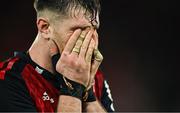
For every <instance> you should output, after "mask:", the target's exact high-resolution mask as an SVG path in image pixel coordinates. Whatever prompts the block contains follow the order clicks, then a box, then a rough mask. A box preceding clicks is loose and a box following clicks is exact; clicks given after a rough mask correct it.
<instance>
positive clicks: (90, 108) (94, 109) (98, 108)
mask: <svg viewBox="0 0 180 113" xmlns="http://www.w3.org/2000/svg"><path fill="white" fill-rule="evenodd" d="M83 112H90V113H98V112H99V113H107V111H106V110H105V109H104V107H103V106H102V105H101V103H100V102H99V101H97V100H96V101H94V102H85V103H83Z"/></svg>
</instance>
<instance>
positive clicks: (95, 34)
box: [93, 30, 99, 49]
mask: <svg viewBox="0 0 180 113" xmlns="http://www.w3.org/2000/svg"><path fill="white" fill-rule="evenodd" d="M98 38H99V37H98V33H97V30H95V31H94V33H93V39H94V41H95V49H97V48H98V43H99V41H98Z"/></svg>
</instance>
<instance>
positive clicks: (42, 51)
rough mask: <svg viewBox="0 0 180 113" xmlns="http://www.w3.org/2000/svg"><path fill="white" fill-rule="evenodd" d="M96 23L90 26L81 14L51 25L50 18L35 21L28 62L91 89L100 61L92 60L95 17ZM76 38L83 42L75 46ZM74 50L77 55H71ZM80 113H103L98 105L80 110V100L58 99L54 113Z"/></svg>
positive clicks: (84, 106) (96, 37)
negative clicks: (81, 39)
mask: <svg viewBox="0 0 180 113" xmlns="http://www.w3.org/2000/svg"><path fill="white" fill-rule="evenodd" d="M49 13H51V12H49ZM97 22H98V23H97V24H96V25H95V26H92V24H91V22H90V21H89V19H87V16H85V15H84V11H80V12H79V13H77V14H76V16H75V17H72V16H68V17H66V18H64V19H62V18H61V19H59V20H58V19H56V20H53V21H52V19H51V18H50V16H49V17H48V16H40V17H38V18H37V27H38V35H37V37H36V39H35V41H34V43H33V44H32V46H31V48H30V49H29V54H30V57H31V59H32V60H33V61H34V62H36V63H37V64H39V65H40V66H42V67H43V68H45V69H46V70H48V71H50V72H52V73H54V70H56V71H58V72H59V73H61V74H62V75H63V76H65V77H66V78H68V79H71V80H73V81H75V82H78V83H80V84H83V85H84V86H85V87H87V88H88V89H89V88H91V87H92V85H93V81H94V76H95V73H96V71H97V70H98V68H99V65H100V64H101V61H102V60H101V61H96V60H92V55H93V52H94V50H95V49H97V48H98V34H97V31H96V28H98V26H99V17H98V15H97ZM80 35H83V36H85V37H84V38H85V39H84V41H79V43H77V42H78V40H79V36H80ZM75 46H76V47H79V48H80V53H79V54H78V53H77V52H73V51H72V50H73V48H74V47H75ZM57 53H61V57H60V59H59V60H58V62H57V65H56V69H54V68H53V66H52V61H51V57H52V56H53V55H55V54H57ZM82 111H87V112H105V110H104V109H103V107H102V106H101V105H100V104H99V102H98V101H95V102H89V103H83V108H82V102H81V100H79V99H77V98H75V97H71V96H64V95H60V97H59V103H58V106H57V112H77V113H81V112H82Z"/></svg>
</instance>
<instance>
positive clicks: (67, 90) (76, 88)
mask: <svg viewBox="0 0 180 113" xmlns="http://www.w3.org/2000/svg"><path fill="white" fill-rule="evenodd" d="M60 76H61V77H59V78H60V80H59V86H60V95H67V96H72V97H76V98H78V99H80V100H81V101H82V99H83V98H82V97H83V93H84V91H85V89H86V87H85V86H84V85H82V84H80V83H77V82H74V81H72V80H70V79H68V78H66V77H64V76H63V75H60Z"/></svg>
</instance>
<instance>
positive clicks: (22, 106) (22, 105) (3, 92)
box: [0, 72, 36, 112]
mask: <svg viewBox="0 0 180 113" xmlns="http://www.w3.org/2000/svg"><path fill="white" fill-rule="evenodd" d="M0 74H1V73H0ZM0 112H36V107H35V105H34V103H33V101H32V99H31V97H30V95H29V92H28V90H27V88H26V85H25V83H24V81H23V80H22V78H21V77H20V76H18V77H17V75H15V73H10V72H7V73H6V75H5V78H4V79H0Z"/></svg>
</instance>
